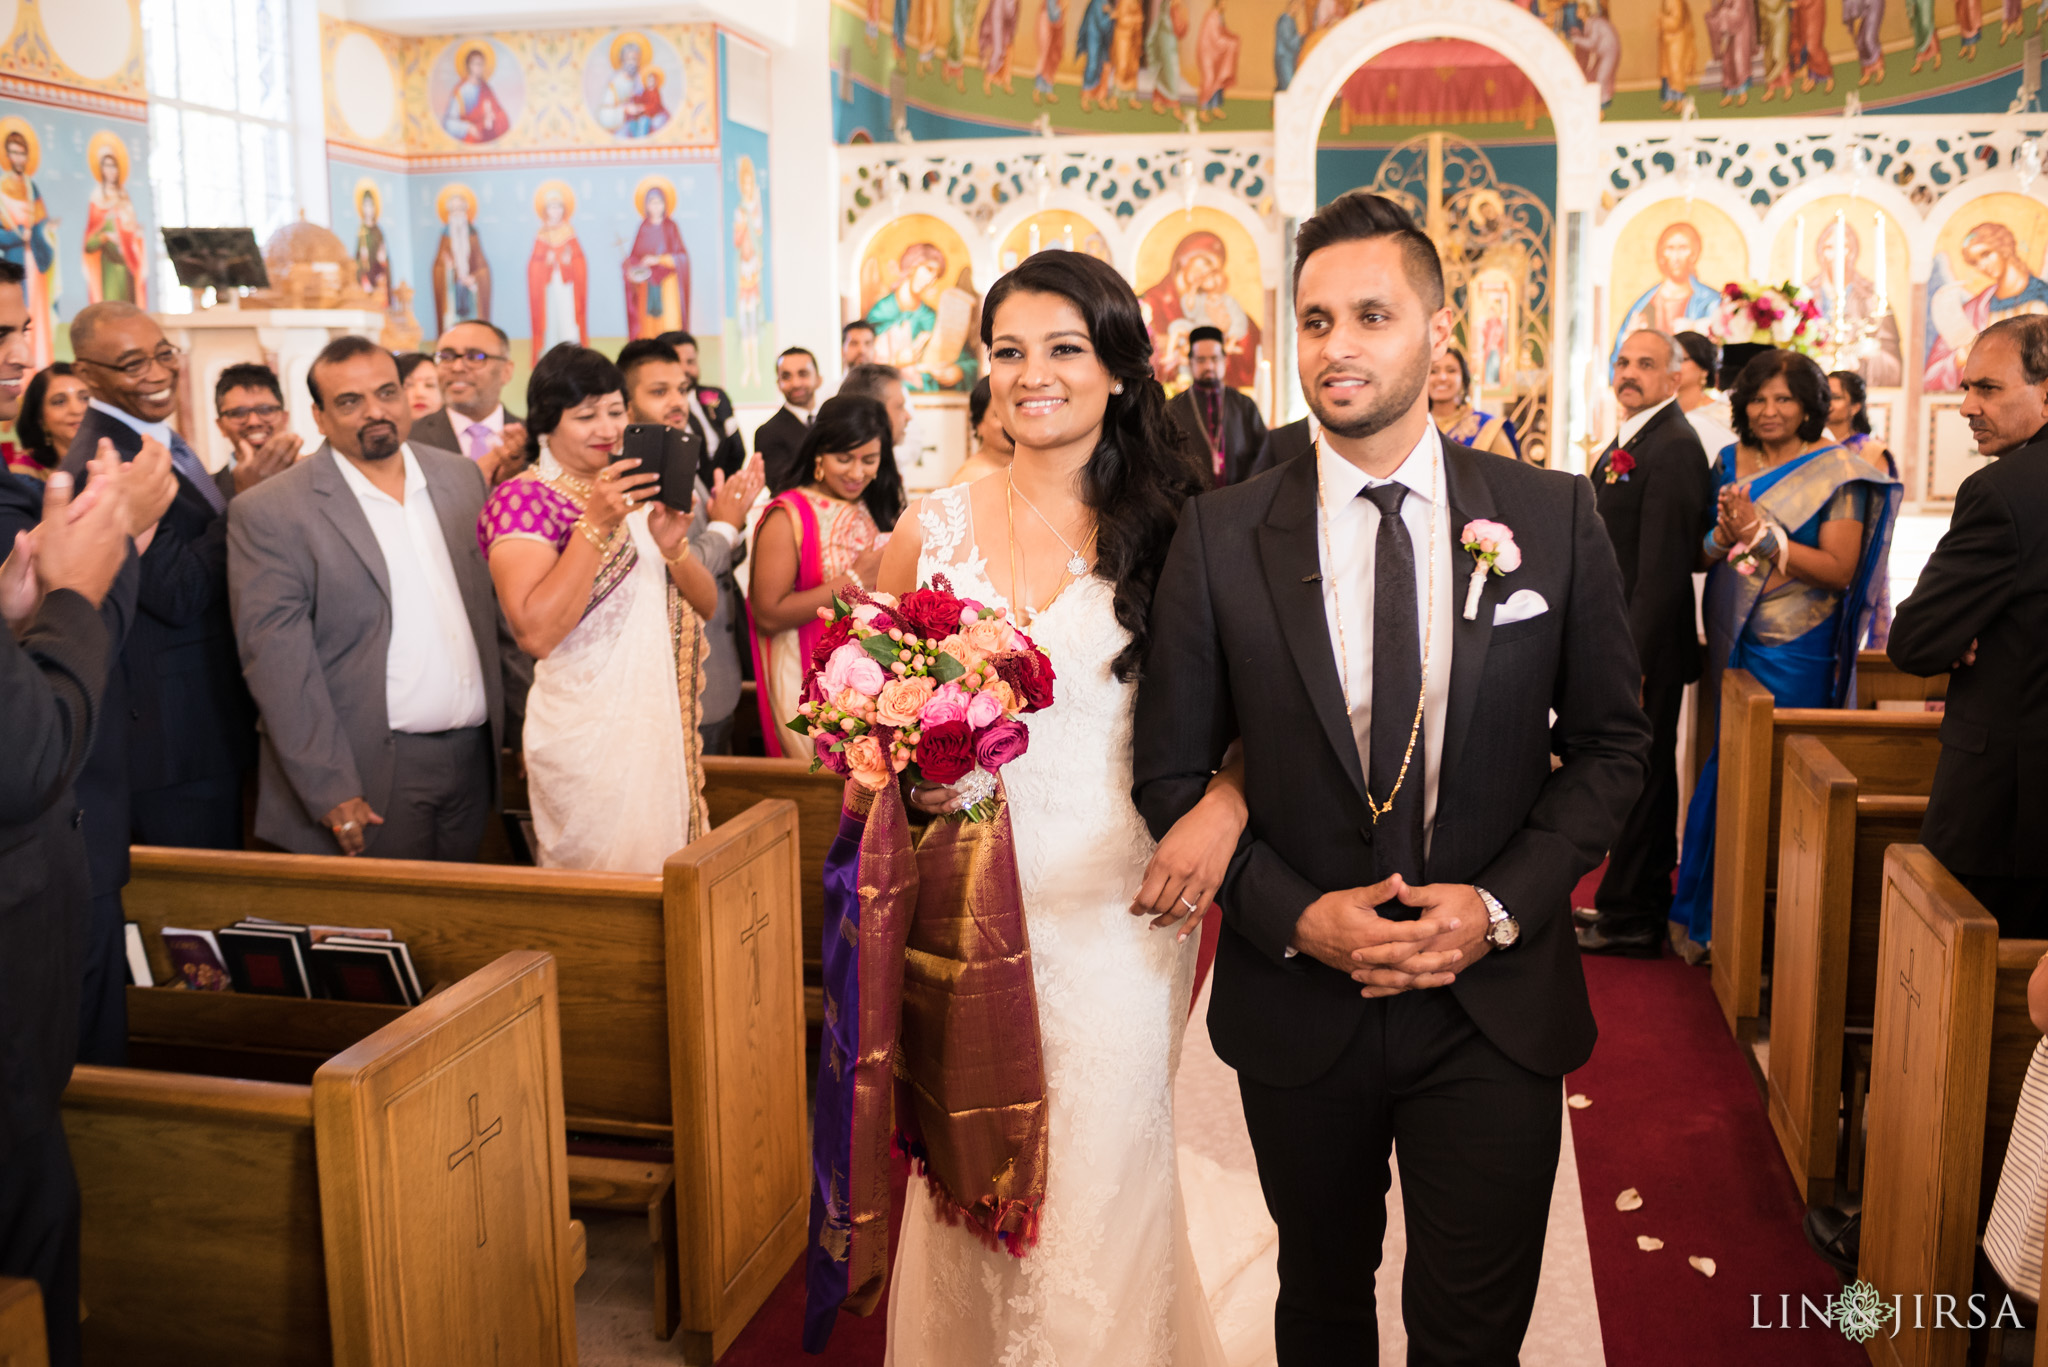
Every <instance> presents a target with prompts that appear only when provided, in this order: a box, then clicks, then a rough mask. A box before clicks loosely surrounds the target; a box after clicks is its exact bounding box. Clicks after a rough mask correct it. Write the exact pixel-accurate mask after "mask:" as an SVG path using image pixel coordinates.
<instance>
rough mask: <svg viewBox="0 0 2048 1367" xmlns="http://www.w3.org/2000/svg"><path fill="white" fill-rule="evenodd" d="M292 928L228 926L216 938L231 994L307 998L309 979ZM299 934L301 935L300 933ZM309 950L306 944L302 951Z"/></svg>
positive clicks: (310, 987) (311, 991)
mask: <svg viewBox="0 0 2048 1367" xmlns="http://www.w3.org/2000/svg"><path fill="white" fill-rule="evenodd" d="M292 929H299V928H298V927H293V928H291V929H286V928H283V927H277V928H272V927H269V926H252V925H249V924H247V923H244V924H242V925H236V926H229V927H228V928H227V929H225V930H223V931H220V932H218V933H217V934H216V936H215V938H216V939H217V940H218V941H219V943H220V948H221V954H222V955H223V956H224V957H225V958H226V960H227V965H228V977H229V978H230V979H232V980H233V981H234V984H235V991H237V992H248V993H252V994H254V995H256V996H265V997H310V996H312V995H313V987H312V982H311V979H310V978H309V977H308V976H307V973H306V958H305V950H304V949H301V947H300V940H299V936H297V935H294V934H292ZM301 934H303V931H301ZM310 948H312V945H311V943H310V942H308V943H307V944H306V946H305V949H310Z"/></svg>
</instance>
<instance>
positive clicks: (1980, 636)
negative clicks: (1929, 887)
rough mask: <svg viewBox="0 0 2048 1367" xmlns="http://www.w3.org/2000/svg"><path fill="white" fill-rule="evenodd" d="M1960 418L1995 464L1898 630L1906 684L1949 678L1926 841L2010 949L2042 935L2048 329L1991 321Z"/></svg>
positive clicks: (1963, 509)
mask: <svg viewBox="0 0 2048 1367" xmlns="http://www.w3.org/2000/svg"><path fill="white" fill-rule="evenodd" d="M1963 390H1964V393H1965V398H1964V399H1963V416H1964V417H1965V418H1966V419H1967V420H1968V421H1969V424H1970V431H1971V433H1972V434H1973V435H1974V436H1975V437H1976V438H1977V449H1978V450H1979V451H1980V452H1982V453H1983V454H1985V455H1987V456H1996V457H1997V459H1996V460H1994V461H1993V462H1992V463H1991V464H1990V465H1988V466H1986V467H1984V468H1983V469H1982V470H1979V471H1978V472H1977V473H1976V474H1974V475H1971V476H1970V477H1969V478H1968V479H1966V480H1964V481H1963V484H1962V487H1961V488H1960V489H1958V490H1957V491H1956V506H1955V513H1954V515H1953V516H1952V517H1951V518H1950V520H1949V528H1948V531H1947V532H1946V533H1944V534H1943V535H1942V538H1941V544H1940V545H1938V546H1936V547H1935V549H1934V554H1933V555H1932V556H1931V557H1930V558H1929V559H1928V561H1927V567H1926V568H1925V569H1923V570H1922V571H1921V572H1920V580H1919V583H1918V585H1917V586H1916V587H1915V588H1914V590H1913V593H1912V596H1911V597H1909V598H1907V599H1906V601H1905V602H1903V603H1901V604H1899V608H1898V612H1897V613H1896V614H1895V615H1894V616H1893V618H1892V634H1891V640H1890V641H1889V642H1888V643H1887V647H1886V648H1887V651H1888V653H1889V654H1890V655H1891V658H1892V662H1893V663H1894V664H1896V665H1898V667H1899V668H1900V669H1903V670H1905V671H1906V672H1907V673H1909V674H1919V675H1922V676H1926V675H1933V674H1942V673H1948V674H1949V685H1948V701H1947V703H1946V705H1945V708H1944V711H1943V715H1942V719H1941V761H1940V763H1939V765H1938V766H1937V767H1936V769H1935V771H1934V789H1933V791H1932V792H1931V793H1930V794H1929V796H1928V799H1927V817H1926V820H1925V822H1924V823H1923V824H1922V826H1921V831H1920V839H1921V842H1922V843H1923V844H1925V845H1926V846H1927V848H1928V849H1929V850H1931V851H1933V852H1934V856H1935V857H1936V858H1937V859H1939V860H1941V862H1942V863H1943V864H1944V865H1946V866H1947V868H1948V870H1949V872H1950V873H1953V874H1954V875H1955V876H1956V877H1957V878H1959V879H1961V880H1962V883H1963V886H1964V887H1966V888H1968V889H1969V890H1970V892H1971V893H1972V894H1973V895H1974V896H1975V897H1976V898H1977V900H1978V901H1980V902H1982V903H1983V904H1984V908H1985V910H1987V911H1989V912H1990V913H1991V914H1992V915H1993V916H1995V917H1997V918H1998V930H1999V934H2000V935H2002V936H2005V937H2007V938H2011V939H2021V940H2034V939H2042V938H2048V791H2044V790H2043V789H2042V787H2041V774H2042V773H2043V772H2044V771H2048V318H2041V317H2021V318H2012V319H2008V320H2006V321H2004V322H2001V323H1994V324H1992V325H1991V326H1990V327H1989V328H1986V329H1985V330H1984V332H1983V333H1982V334H1981V335H1979V337H1978V338H1977V344H1976V345H1975V346H1974V347H1972V348H1971V349H1970V358H1969V362H1968V364H1967V365H1966V366H1965V367H1964V369H1963Z"/></svg>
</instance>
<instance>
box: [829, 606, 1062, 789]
mask: <svg viewBox="0 0 2048 1367" xmlns="http://www.w3.org/2000/svg"><path fill="white" fill-rule="evenodd" d="M848 600H850V601H848ZM818 616H819V617H820V619H821V620H823V622H824V623H825V626H824V630H823V631H822V633H821V634H820V636H819V639H818V642H817V645H816V646H815V647H814V649H813V650H812V653H811V665H810V673H809V675H808V676H807V677H806V679H805V681H804V692H803V702H802V703H801V704H800V705H799V706H798V708H797V715H796V716H795V717H793V718H791V719H790V722H789V727H790V729H791V730H793V731H795V732H797V733H798V734H800V735H806V736H809V737H810V738H811V744H812V746H813V747H814V757H813V759H812V763H811V768H812V771H813V772H816V771H817V770H818V769H820V768H825V769H830V770H831V771H832V772H833V773H835V774H839V775H841V776H842V777H846V778H850V779H852V780H853V781H854V782H855V783H858V784H860V785H861V786H862V787H863V788H867V789H870V790H874V789H880V788H882V787H884V786H885V785H887V784H890V783H893V782H894V781H895V779H896V776H897V775H899V774H906V773H907V774H908V775H909V776H910V777H911V778H913V779H919V780H922V781H924V782H928V783H937V784H941V785H944V786H946V787H951V788H957V789H958V790H959V792H960V795H961V798H962V811H963V813H964V814H965V815H966V817H967V819H969V820H971V821H985V820H987V819H988V817H989V815H990V812H991V808H992V803H993V800H994V798H995V793H996V777H995V776H996V774H997V773H998V772H999V771H1000V770H1001V769H1002V767H1003V766H1004V765H1005V764H1008V763H1009V762H1010V761H1011V760H1013V759H1015V758H1017V756H1019V755H1021V754H1023V753H1024V751H1025V749H1026V747H1027V746H1028V745H1029V744H1030V733H1029V731H1028V730H1027V729H1026V728H1025V725H1024V723H1023V721H1022V720H1021V718H1022V717H1023V716H1024V715H1025V714H1027V713H1031V712H1036V711H1038V710H1039V709H1040V708H1043V707H1047V706H1050V705H1051V703H1052V684H1053V669H1052V661H1050V660H1049V659H1047V658H1046V656H1045V652H1044V651H1042V650H1040V649H1039V648H1038V647H1037V646H1036V645H1034V644H1032V641H1031V638H1030V637H1028V636H1026V635H1025V634H1024V633H1023V632H1021V631H1019V630H1017V628H1016V627H1015V626H1013V625H1012V624H1011V623H1010V621H1009V616H1008V613H1007V612H1006V611H1005V610H1004V609H1002V608H990V607H985V606H983V605H982V604H980V603H977V602H975V601H974V600H973V599H971V598H962V597H960V596H958V595H957V594H955V593H954V592H953V590H952V585H951V584H949V583H948V582H947V581H946V578H945V576H943V575H939V576H935V577H934V579H933V582H932V583H931V584H930V585H929V586H925V587H920V588H918V589H915V590H913V591H912V592H910V593H907V594H905V595H904V596H903V597H902V598H901V599H897V598H893V597H891V596H890V595H888V594H884V593H864V592H862V591H861V590H859V589H853V590H850V591H849V592H848V593H846V594H845V595H844V597H842V598H835V599H833V601H832V606H831V607H829V608H820V609H818Z"/></svg>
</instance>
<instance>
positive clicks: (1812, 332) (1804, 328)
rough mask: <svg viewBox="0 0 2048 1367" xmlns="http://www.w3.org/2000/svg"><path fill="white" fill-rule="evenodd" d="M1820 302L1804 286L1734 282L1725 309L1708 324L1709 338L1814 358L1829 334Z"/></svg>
mask: <svg viewBox="0 0 2048 1367" xmlns="http://www.w3.org/2000/svg"><path fill="white" fill-rule="evenodd" d="M1825 330H1826V328H1825V325H1824V324H1823V323H1822V322H1821V310H1820V300H1818V299H1817V298H1815V297H1814V294H1813V291H1812V290H1809V289H1807V288H1805V287H1804V286H1801V285H1797V284H1794V283H1793V282H1791V281H1789V280H1788V281H1785V282H1784V283H1783V284H1778V285H1765V284H1744V283H1743V282H1741V281H1739V280H1737V281H1731V282H1729V284H1728V285H1727V287H1726V288H1724V289H1723V290H1722V291H1721V305H1720V307H1719V308H1717V309H1715V310H1714V314H1713V316H1712V317H1711V318H1709V319H1708V320H1707V336H1708V337H1710V338H1712V339H1713V340H1714V341H1716V342H1719V343H1720V344H1721V345H1722V346H1745V345H1754V346H1768V347H1779V348H1781V349H1783V350H1786V351H1796V352H1798V353H1799V354H1801V355H1802V356H1810V355H1812V354H1813V351H1814V345H1815V343H1816V342H1817V341H1819V340H1820V334H1821V333H1822V332H1823V331H1825Z"/></svg>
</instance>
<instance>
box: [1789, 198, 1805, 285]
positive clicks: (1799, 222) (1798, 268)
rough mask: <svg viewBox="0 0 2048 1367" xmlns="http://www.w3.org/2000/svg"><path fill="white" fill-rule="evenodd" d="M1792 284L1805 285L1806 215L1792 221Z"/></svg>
mask: <svg viewBox="0 0 2048 1367" xmlns="http://www.w3.org/2000/svg"><path fill="white" fill-rule="evenodd" d="M1792 283H1793V284H1795V285H1803V284H1805V283H1806V215H1805V214H1800V215H1798V216H1796V217H1795V218H1794V219H1793V220H1792Z"/></svg>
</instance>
